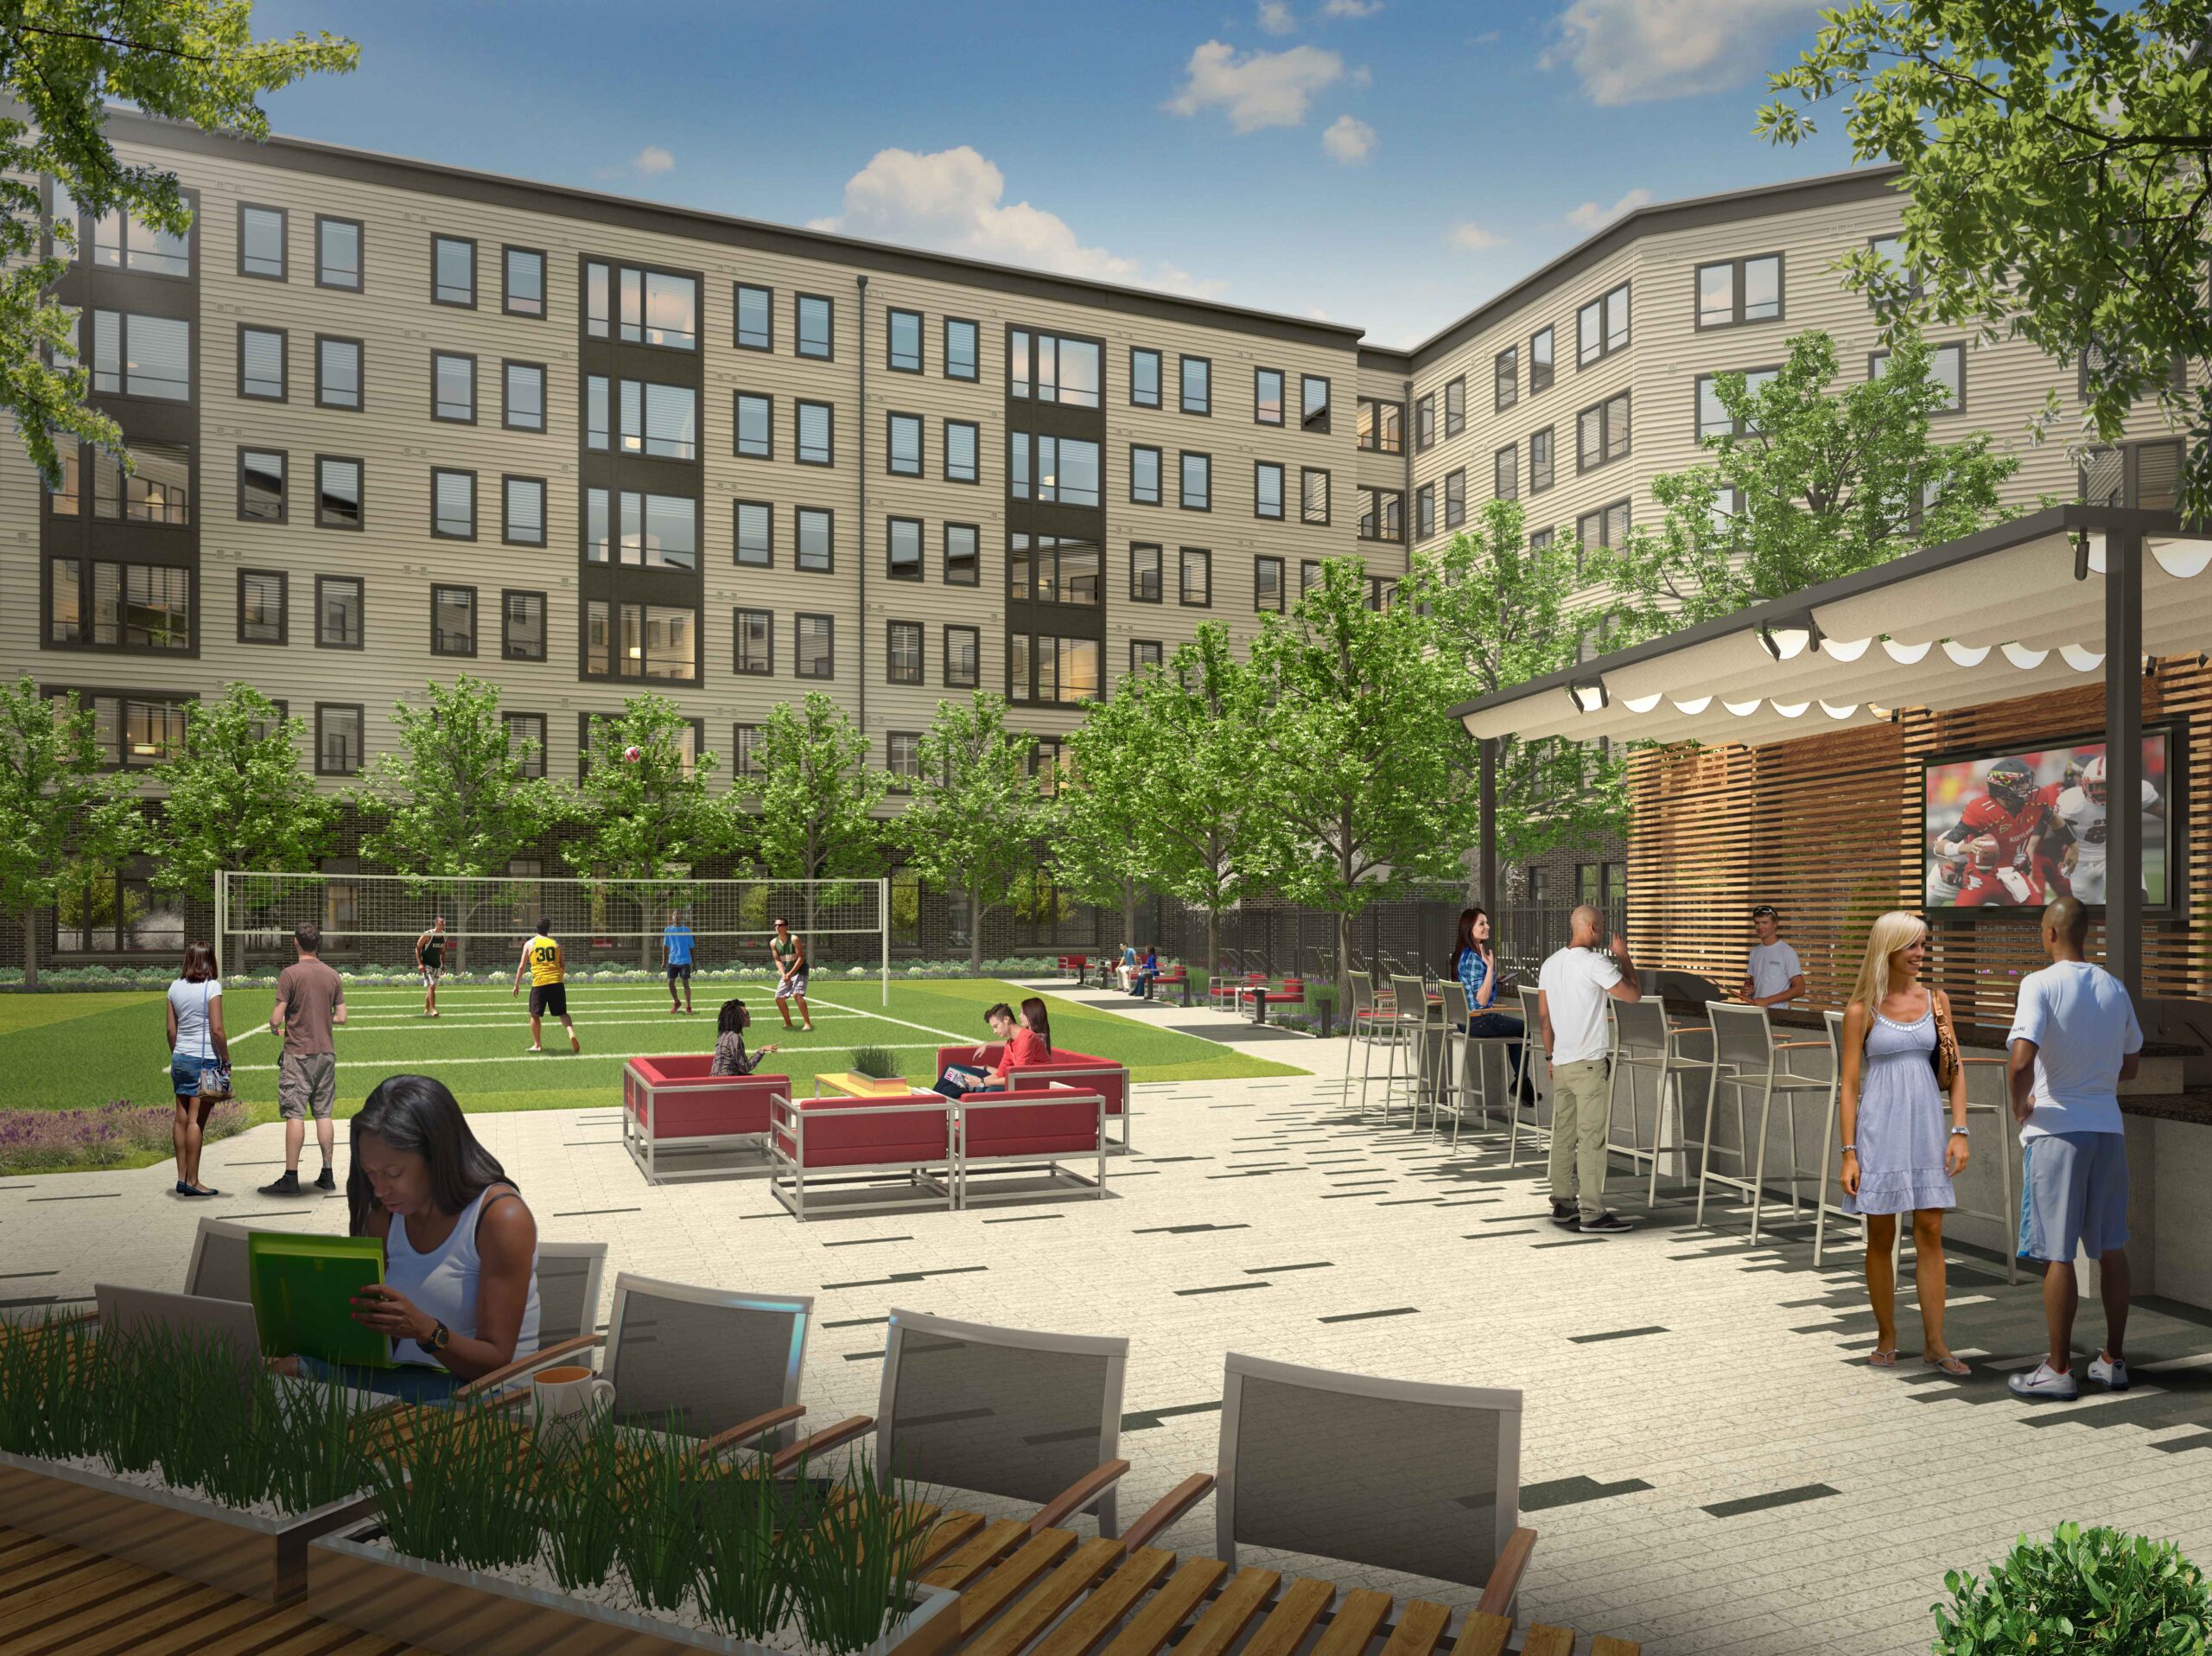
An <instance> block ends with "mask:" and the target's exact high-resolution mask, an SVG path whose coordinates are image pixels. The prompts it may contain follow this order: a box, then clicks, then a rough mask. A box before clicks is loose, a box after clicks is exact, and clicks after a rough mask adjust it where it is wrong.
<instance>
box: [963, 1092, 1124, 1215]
mask: <svg viewBox="0 0 2212 1656" xmlns="http://www.w3.org/2000/svg"><path fill="white" fill-rule="evenodd" d="M953 1133H954V1137H956V1138H957V1141H958V1150H959V1200H960V1205H961V1206H962V1207H968V1206H969V1205H970V1204H971V1203H974V1202H978V1201H1013V1200H1017V1199H1019V1198H1020V1197H1022V1196H1025V1195H1029V1194H1034V1193H1033V1192H1032V1191H1028V1190H1019V1189H1017V1190H1002V1191H994V1192H992V1193H990V1194H987V1195H981V1196H979V1195H977V1194H976V1192H975V1188H974V1186H973V1184H972V1183H971V1182H970V1181H972V1179H973V1178H974V1176H975V1175H976V1172H977V1171H978V1170H979V1169H980V1170H982V1171H983V1172H984V1173H986V1174H988V1173H1013V1172H1020V1171H1030V1170H1033V1169H1039V1168H1041V1169H1043V1171H1044V1173H1045V1175H1046V1178H1047V1179H1048V1180H1049V1181H1061V1180H1065V1181H1069V1182H1071V1183H1072V1184H1074V1185H1076V1186H1077V1188H1082V1189H1085V1190H1089V1191H1090V1193H1091V1194H1093V1195H1096V1196H1100V1197H1103V1196H1104V1195H1105V1194H1106V1098H1105V1094H1104V1093H1103V1092H1097V1091H1094V1090H1087V1089H1085V1088H1084V1087H1081V1086H1071V1085H1069V1084H1068V1083H1067V1082H1065V1081H1052V1082H1048V1083H1046V1084H1043V1085H1041V1086H1027V1087H1020V1088H1016V1089H1015V1090H1014V1091H1012V1092H970V1093H969V1094H968V1096H967V1097H965V1098H963V1099H961V1100H960V1101H959V1104H958V1105H957V1108H956V1109H955V1111H954V1117H953ZM1078 1156H1079V1157H1081V1158H1083V1159H1084V1160H1085V1161H1089V1160H1091V1159H1093V1158H1096V1162H1097V1171H1096V1173H1095V1174H1094V1175H1090V1176H1088V1177H1086V1176H1085V1175H1083V1174H1080V1173H1077V1172H1076V1171H1075V1170H1074V1169H1071V1168H1066V1167H1063V1166H1061V1165H1060V1163H1061V1162H1063V1161H1065V1160H1071V1159H1073V1158H1075V1157H1078Z"/></svg>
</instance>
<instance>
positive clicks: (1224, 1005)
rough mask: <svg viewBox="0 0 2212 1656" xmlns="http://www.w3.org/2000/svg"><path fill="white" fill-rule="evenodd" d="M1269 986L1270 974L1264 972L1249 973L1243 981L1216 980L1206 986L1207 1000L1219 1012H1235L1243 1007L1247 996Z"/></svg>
mask: <svg viewBox="0 0 2212 1656" xmlns="http://www.w3.org/2000/svg"><path fill="white" fill-rule="evenodd" d="M1267 986H1268V974H1267V973H1266V972H1264V971H1248V972H1246V973H1245V974H1244V976H1243V979H1242V981H1236V980H1232V979H1230V978H1225V977H1223V978H1215V979H1214V980H1213V981H1212V982H1211V983H1210V984H1207V985H1206V999H1207V1002H1208V1003H1210V1004H1211V1006H1212V1007H1213V1010H1215V1011H1217V1012H1233V1011H1236V1010H1240V1009H1241V1008H1242V1007H1243V1002H1244V997H1246V996H1247V995H1249V994H1250V993H1252V991H1253V990H1263V989H1265V988H1266V987H1267Z"/></svg>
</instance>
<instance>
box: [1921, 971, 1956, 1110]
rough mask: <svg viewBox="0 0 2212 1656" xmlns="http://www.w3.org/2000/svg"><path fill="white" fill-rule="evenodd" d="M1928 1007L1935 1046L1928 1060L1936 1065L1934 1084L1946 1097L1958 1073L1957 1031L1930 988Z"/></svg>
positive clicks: (1934, 992)
mask: <svg viewBox="0 0 2212 1656" xmlns="http://www.w3.org/2000/svg"><path fill="white" fill-rule="evenodd" d="M1928 1007H1929V1011H1930V1012H1932V1013H1934V1014H1935V1017H1936V1047H1935V1050H1934V1051H1932V1052H1930V1053H1929V1054H1928V1061H1929V1063H1931V1064H1933V1065H1934V1066H1935V1067H1936V1086H1938V1087H1940V1088H1942V1091H1943V1093H1944V1095H1945V1096H1946V1097H1948V1096H1949V1094H1950V1091H1951V1083H1952V1082H1953V1081H1955V1080H1957V1079H1958V1074H1959V1037H1958V1032H1957V1031H1956V1030H1955V1029H1952V1028H1951V1015H1950V1014H1949V1012H1948V1011H1947V1010H1944V1006H1943V1003H1942V1001H1940V1000H1938V999H1937V998H1936V991H1935V990H1932V989H1931V990H1929V991H1928Z"/></svg>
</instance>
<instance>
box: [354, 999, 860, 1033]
mask: <svg viewBox="0 0 2212 1656" xmlns="http://www.w3.org/2000/svg"><path fill="white" fill-rule="evenodd" d="M720 1010H721V1009H720V1008H719V1007H707V1008H702V1009H701V1010H699V1011H695V1012H688V1013H677V1012H671V1011H670V1010H668V1009H667V1008H666V1007H664V1006H662V1005H661V1003H659V1002H658V1001H597V1000H594V1001H582V1000H578V1001H572V1002H571V1003H569V1016H571V1017H591V1016H592V1015H593V1014H594V1013H595V1012H601V1011H610V1012H644V1011H658V1012H659V1014H660V1015H661V1016H663V1017H664V1018H668V1017H690V1018H692V1019H694V1020H697V1019H699V1018H702V1017H706V1018H708V1019H709V1021H711V1018H712V1015H713V1014H714V1013H715V1012H718V1011H720ZM528 1016H530V1014H529V1012H528V1011H527V1010H524V1007H523V1004H522V1003H520V1002H519V1001H518V1002H517V1003H515V1005H514V1006H513V1007H512V1008H508V1007H500V1008H498V1009H497V1010H487V1011H480V1012H478V1011H466V1012H464V1011H448V1012H447V1013H445V1015H444V1016H442V1017H435V1018H432V1017H426V1016H423V1013H422V1011H421V1010H416V1011H412V1012H365V1013H363V1014H361V1015H360V1016H359V1017H349V1018H347V1019H346V1026H345V1027H346V1028H347V1029H359V1028H361V1027H362V1026H363V1025H372V1026H374V1027H375V1028H376V1029H379V1030H382V1029H416V1028H418V1027H419V1028H422V1029H428V1028H429V1027H430V1026H431V1025H433V1024H442V1023H447V1022H453V1023H455V1024H459V1023H462V1022H467V1023H468V1024H470V1026H471V1027H473V1028H474V1027H481V1026H482V1025H484V1024H486V1023H497V1022H501V1021H503V1020H512V1019H515V1018H526V1017H528ZM832 1016H836V1017H842V1018H864V1017H868V1016H873V1015H872V1014H870V1013H867V1012H849V1011H845V1010H842V1009H839V1010H836V1011H835V1012H834V1013H832ZM617 1021H618V1020H613V1019H607V1020H601V1019H598V1018H593V1022H617Z"/></svg>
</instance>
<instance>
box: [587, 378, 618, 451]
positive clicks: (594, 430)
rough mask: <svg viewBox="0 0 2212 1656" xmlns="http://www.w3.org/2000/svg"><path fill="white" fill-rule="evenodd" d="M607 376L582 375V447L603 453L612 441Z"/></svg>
mask: <svg viewBox="0 0 2212 1656" xmlns="http://www.w3.org/2000/svg"><path fill="white" fill-rule="evenodd" d="M610 401H611V399H610V398H608V396H607V376H606V375H605V374H603V373H593V374H586V375H585V376H584V447H585V448H587V449H592V450H594V451H595V452H597V453H600V454H604V453H606V452H607V449H609V448H611V447H613V441H614V417H613V414H612V413H611V412H610V411H609V410H608V404H609V402H610Z"/></svg>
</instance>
